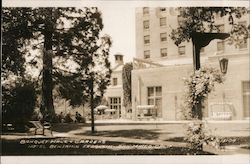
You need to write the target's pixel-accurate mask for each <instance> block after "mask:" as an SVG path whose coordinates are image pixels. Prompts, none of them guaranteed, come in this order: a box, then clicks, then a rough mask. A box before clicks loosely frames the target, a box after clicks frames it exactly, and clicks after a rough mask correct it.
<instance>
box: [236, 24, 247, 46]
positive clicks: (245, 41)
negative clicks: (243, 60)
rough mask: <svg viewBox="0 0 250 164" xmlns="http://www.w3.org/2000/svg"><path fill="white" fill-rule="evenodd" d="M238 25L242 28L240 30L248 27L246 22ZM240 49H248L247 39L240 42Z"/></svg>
mask: <svg viewBox="0 0 250 164" xmlns="http://www.w3.org/2000/svg"><path fill="white" fill-rule="evenodd" d="M238 24H239V25H240V26H241V27H240V28H245V27H246V26H247V22H246V21H242V22H239V23H238ZM239 48H240V49H244V48H247V39H245V40H243V39H242V40H241V41H240V44H239Z"/></svg>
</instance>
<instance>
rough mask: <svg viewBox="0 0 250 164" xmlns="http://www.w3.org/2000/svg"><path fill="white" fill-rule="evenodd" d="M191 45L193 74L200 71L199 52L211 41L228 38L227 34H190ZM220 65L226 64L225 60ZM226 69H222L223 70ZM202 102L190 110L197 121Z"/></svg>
mask: <svg viewBox="0 0 250 164" xmlns="http://www.w3.org/2000/svg"><path fill="white" fill-rule="evenodd" d="M190 36H191V39H192V43H193V66H194V72H195V71H196V70H199V69H200V67H201V66H200V50H201V48H202V47H206V46H207V45H208V44H209V43H210V42H211V41H212V40H214V39H221V40H224V39H226V38H228V37H229V36H230V34H228V33H201V32H192V33H191V34H190ZM222 63H224V64H226V62H225V60H223V61H222ZM226 68H227V67H223V70H225V69H226ZM201 108H202V102H201V100H198V103H197V104H196V105H195V107H194V109H192V113H193V116H195V117H197V118H198V119H199V120H202V110H201Z"/></svg>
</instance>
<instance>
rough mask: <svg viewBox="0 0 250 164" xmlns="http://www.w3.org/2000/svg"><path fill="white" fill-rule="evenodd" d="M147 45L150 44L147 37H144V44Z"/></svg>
mask: <svg viewBox="0 0 250 164" xmlns="http://www.w3.org/2000/svg"><path fill="white" fill-rule="evenodd" d="M149 43H150V38H149V35H146V36H144V44H149Z"/></svg>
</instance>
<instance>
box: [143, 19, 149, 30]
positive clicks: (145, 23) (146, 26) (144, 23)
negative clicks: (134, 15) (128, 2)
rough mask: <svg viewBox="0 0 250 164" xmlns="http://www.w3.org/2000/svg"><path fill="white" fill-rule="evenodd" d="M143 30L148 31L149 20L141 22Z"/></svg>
mask: <svg viewBox="0 0 250 164" xmlns="http://www.w3.org/2000/svg"><path fill="white" fill-rule="evenodd" d="M143 28H144V29H149V20H145V21H143Z"/></svg>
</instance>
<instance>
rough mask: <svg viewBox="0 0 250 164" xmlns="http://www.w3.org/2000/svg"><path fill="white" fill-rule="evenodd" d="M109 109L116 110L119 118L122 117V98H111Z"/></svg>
mask: <svg viewBox="0 0 250 164" xmlns="http://www.w3.org/2000/svg"><path fill="white" fill-rule="evenodd" d="M109 108H110V109H115V110H116V112H119V117H120V116H121V98H120V97H110V98H109ZM111 114H112V113H111Z"/></svg>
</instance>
